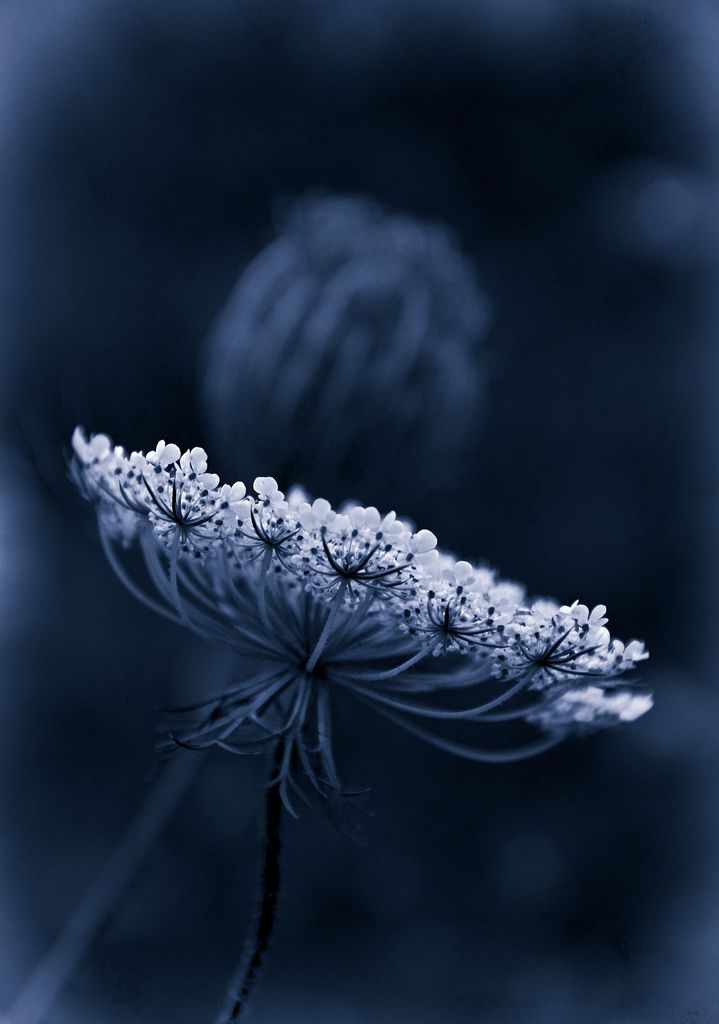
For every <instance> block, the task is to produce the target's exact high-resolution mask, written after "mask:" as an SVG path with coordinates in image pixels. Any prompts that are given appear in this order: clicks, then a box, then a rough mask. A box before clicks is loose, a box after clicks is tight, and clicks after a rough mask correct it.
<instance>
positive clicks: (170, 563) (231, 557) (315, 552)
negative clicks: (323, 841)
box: [71, 429, 651, 810]
mask: <svg viewBox="0 0 719 1024" xmlns="http://www.w3.org/2000/svg"><path fill="white" fill-rule="evenodd" d="M73 449H74V456H73V461H72V464H71V471H72V474H73V476H74V478H75V480H76V481H77V483H78V485H79V486H80V488H81V490H82V493H83V495H84V496H85V497H86V498H88V499H89V500H91V501H92V502H93V503H94V504H95V506H96V509H97V514H98V522H99V529H100V535H101V538H102V541H103V544H104V547H105V551H106V553H107V557H108V559H109V560H110V562H111V564H112V566H113V568H114V569H115V571H116V572H117V574H118V576H119V577H120V578H121V580H122V581H123V582H124V583H125V585H126V586H127V587H128V588H129V589H130V590H131V591H132V593H133V594H134V595H135V596H136V597H137V598H138V599H139V600H140V601H142V602H143V603H144V604H146V605H147V606H149V607H150V608H152V609H153V611H155V612H157V613H159V614H161V615H163V616H165V617H166V618H169V619H171V620H172V621H174V622H177V623H180V624H182V625H184V626H185V627H186V628H188V629H190V630H192V631H193V632H195V633H197V634H199V635H200V636H202V637H203V638H204V639H206V640H207V641H208V642H209V643H211V644H214V645H216V646H219V647H222V648H225V649H228V650H230V651H232V652H234V654H235V655H236V656H237V659H238V660H237V665H238V668H237V672H238V680H237V682H236V684H235V685H233V686H232V687H229V688H225V689H224V690H222V691H221V692H219V693H214V694H210V695H208V694H200V695H199V699H198V701H197V702H196V703H195V704H193V705H191V706H189V707H185V708H184V709H177V714H178V716H179V719H178V722H177V724H175V725H174V726H173V728H172V732H171V745H172V744H176V745H181V746H187V747H193V748H204V747H208V746H217V747H220V748H222V749H224V750H228V751H231V752H235V753H254V752H261V751H262V750H263V749H265V748H266V746H267V745H268V744H276V743H281V744H282V750H283V757H282V765H281V769H280V783H281V791H282V796H283V799H284V801H285V803H286V805H287V806H288V808H289V809H290V810H293V799H294V798H295V797H298V796H299V797H301V798H307V797H308V791H309V793H312V792H314V793H315V794H320V795H322V796H324V797H329V798H331V799H338V798H339V797H341V796H342V795H343V794H344V792H345V790H344V787H343V786H342V783H341V781H340V777H339V774H338V771H337V768H336V767H335V760H334V753H333V747H332V734H331V723H332V719H331V707H332V702H333V697H334V695H335V694H336V692H337V691H338V690H340V689H344V690H347V691H350V692H351V693H352V694H353V695H354V696H356V697H358V698H359V699H360V700H362V701H364V702H366V703H368V704H370V705H372V706H373V707H374V708H375V709H376V710H377V711H378V712H380V713H382V714H384V715H386V716H387V717H389V718H391V719H393V720H395V721H397V722H398V723H399V724H400V725H403V726H404V727H405V728H406V729H408V730H409V731H410V732H413V733H415V734H416V735H418V736H421V737H423V738H424V739H427V740H428V741H430V742H432V743H434V744H435V745H436V746H438V747H440V748H442V749H445V750H448V751H450V752H452V753H455V754H459V755H461V756H464V757H468V758H471V759H473V760H477V761H508V760H516V759H518V758H521V757H526V756H529V755H531V754H534V753H537V752H539V751H540V750H543V749H546V748H547V747H549V746H552V745H553V744H554V743H556V742H558V741H559V740H560V739H562V738H563V737H564V736H566V735H567V734H568V733H569V732H571V731H572V730H573V729H574V728H575V727H578V728H579V729H580V730H584V729H586V727H587V726H607V725H612V724H618V723H620V722H623V721H629V720H632V719H634V718H636V717H638V716H639V715H640V714H642V713H644V711H646V710H648V709H649V707H650V706H651V698H650V697H649V696H648V695H643V696H637V697H634V696H632V690H631V689H629V688H627V687H626V686H625V687H624V689H622V690H621V692H619V691H616V690H615V687H616V679H617V677H618V676H620V675H622V674H623V673H625V672H626V671H627V670H628V669H631V668H632V667H633V666H634V665H635V664H636V663H637V662H639V661H642V660H643V659H644V658H646V657H647V654H646V652H645V650H644V647H643V645H642V644H641V643H640V642H639V641H631V642H630V643H628V644H627V645H624V644H623V643H622V642H621V641H619V640H617V639H615V638H613V637H612V636H611V635H610V633H609V631H608V630H607V628H606V622H607V619H606V617H605V614H604V613H605V611H606V609H605V608H604V606H603V605H598V606H597V607H596V608H594V609H592V610H590V609H589V608H588V607H587V606H586V605H582V604H579V603H578V602H574V604H572V605H562V606H560V605H559V604H557V603H556V602H553V601H550V600H546V599H545V600H542V601H537V602H534V603H531V602H528V601H527V598H526V594H525V591H524V588H523V587H521V586H520V585H518V584H516V583H512V582H508V581H504V580H501V579H498V578H497V576H496V574H495V573H494V572H493V571H492V570H490V569H488V568H487V567H486V566H480V565H474V564H472V563H470V562H466V561H457V560H456V559H455V558H453V557H452V556H451V555H449V554H447V553H445V552H441V551H438V550H437V539H436V537H435V536H434V534H433V533H431V531H429V530H426V529H420V530H416V529H415V528H414V526H413V524H412V523H410V522H409V521H407V520H404V519H400V518H398V517H397V516H396V515H395V513H394V512H390V513H388V514H386V515H382V514H381V513H380V512H379V511H378V510H377V509H376V508H374V507H363V506H352V505H347V506H343V507H340V508H339V509H337V510H335V509H333V508H332V506H331V504H330V503H329V502H328V501H326V500H325V499H321V498H320V499H316V500H315V501H313V502H310V501H309V500H308V499H307V496H306V495H305V494H304V492H302V491H299V490H297V489H295V490H294V491H292V492H290V493H289V494H288V495H285V494H284V493H283V492H282V491H281V490H280V489H279V486H278V484H277V482H276V481H275V479H274V478H273V477H257V478H256V479H255V481H254V485H253V489H252V492H250V493H248V491H247V489H246V488H245V486H244V484H242V483H240V482H237V483H234V484H232V485H228V484H220V480H219V478H218V477H217V476H216V475H215V474H213V473H209V472H208V471H207V456H206V454H205V452H204V450H203V449H201V448H193V449H191V450H190V451H186V452H184V453H182V452H181V451H180V449H179V447H178V446H177V445H175V444H166V443H165V442H164V441H160V442H159V443H158V444H157V445H156V447H155V449H154V450H153V451H151V452H149V453H148V454H146V455H145V454H143V453H142V452H132V453H130V454H127V453H126V452H125V450H124V449H123V448H120V447H113V446H112V444H111V442H110V440H109V438H107V437H105V436H104V435H96V436H94V437H92V438H90V439H89V440H88V439H87V438H86V437H85V435H84V433H83V432H82V431H81V430H79V429H78V430H76V432H75V435H74V438H73ZM136 548H139V551H140V554H141V561H140V562H139V566H138V564H137V562H136V563H135V565H134V566H133V565H131V562H132V553H133V551H134V549H136ZM138 568H139V569H140V571H141V575H139V576H138ZM148 584H149V586H148ZM475 690H477V694H476V695H475V693H474V691H475ZM422 719H424V720H426V721H428V722H430V723H432V727H425V726H423V725H420V724H418V720H420V721H421V720H422ZM497 722H501V723H516V724H519V725H520V726H521V727H522V729H523V730H524V735H523V736H521V739H520V741H518V742H517V743H515V742H514V739H513V737H512V739H511V742H510V746H509V747H507V746H506V743H505V747H504V748H501V749H498V748H496V747H492V746H490V747H486V746H485V741H484V734H485V732H486V729H487V727H488V726H492V725H496V723H497ZM458 724H459V725H462V724H464V726H465V727H471V730H472V731H471V735H470V738H469V741H468V742H459V741H458V740H456V739H454V738H452V737H451V736H447V735H445V734H444V733H443V732H442V731H439V732H438V731H437V727H439V729H440V730H441V729H442V728H443V726H444V728H445V729H446V727H447V725H458ZM505 728H506V725H505ZM527 732H529V737H528V738H527V736H526V733H527Z"/></svg>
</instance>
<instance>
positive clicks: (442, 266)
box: [204, 195, 489, 502]
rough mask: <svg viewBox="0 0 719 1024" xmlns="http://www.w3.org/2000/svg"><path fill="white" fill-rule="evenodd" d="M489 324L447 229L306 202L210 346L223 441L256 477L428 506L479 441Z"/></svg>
mask: <svg viewBox="0 0 719 1024" xmlns="http://www.w3.org/2000/svg"><path fill="white" fill-rule="evenodd" d="M488 321H489V306H488V302H487V300H486V298H485V296H484V294H483V293H482V291H481V290H480V288H479V286H478V284H477V280H476V277H475V274H474V270H473V267H472V265H471V263H470V262H469V260H468V259H467V258H466V257H464V256H463V255H462V254H461V252H460V251H459V249H458V247H457V245H456V243H455V241H454V239H453V237H452V236H451V234H450V233H449V231H448V230H447V229H446V228H444V227H442V226H439V225H430V224H424V223H422V222H420V221H418V220H416V219H414V218H413V217H410V216H407V215H400V214H386V213H384V212H383V211H382V209H381V208H380V207H379V206H378V205H377V204H376V203H374V202H372V201H370V200H369V199H366V198H362V197H357V196H323V195H310V196H307V197H305V198H302V199H300V200H298V201H297V202H296V203H295V204H294V205H293V206H292V207H291V208H290V210H289V213H288V215H287V217H286V219H285V221H284V223H283V225H282V228H281V231H280V233H279V234H278V236H277V237H276V239H275V240H274V241H273V242H271V243H270V244H269V245H268V246H267V247H266V248H265V249H264V250H263V251H262V252H260V253H259V255H258V256H257V257H256V258H255V259H254V260H253V261H252V262H251V263H250V264H249V265H248V266H247V267H246V268H245V270H244V272H243V273H242V275H241V276H240V279H239V281H238V283H237V286H236V288H235V290H234V292H233V294H232V296H231V298H230V300H229V302H228V304H227V306H226V308H225V310H224V312H223V313H222V315H221V317H220V319H219V321H218V323H217V326H216V328H215V330H214V332H213V334H212V337H211V339H210V342H209V348H208V353H207V354H208V360H207V371H206V375H205V384H204V396H205V404H206V414H207V417H208V420H209V423H210V426H211V428H212V429H213V433H214V436H215V439H216V443H217V444H218V446H219V447H220V450H221V451H222V454H223V455H224V456H225V457H226V458H227V461H228V462H230V460H232V461H231V462H230V464H232V465H234V466H236V467H237V468H238V470H239V471H240V472H243V473H244V472H245V471H247V470H249V472H250V473H251V474H254V472H255V471H256V470H257V468H258V467H260V466H264V465H272V466H274V467H276V469H275V472H276V473H278V474H279V475H280V476H281V478H283V479H289V480H303V481H304V482H305V484H306V485H307V486H308V487H310V488H311V489H313V490H315V491H320V492H324V493H328V492H330V491H332V490H335V491H336V493H337V495H341V496H344V495H346V494H349V493H352V494H357V495H363V494H365V493H367V494H370V493H371V494H373V495H376V496H379V497H381V498H386V499H387V500H388V501H390V502H392V501H394V499H395V497H396V496H397V497H401V498H402V499H403V500H405V501H407V500H408V496H412V497H414V495H415V494H417V495H418V497H421V496H422V494H424V493H426V492H427V490H429V489H430V488H432V487H433V486H438V485H441V483H442V481H443V479H448V478H449V476H450V475H451V474H452V473H453V472H456V471H457V469H458V466H459V465H460V461H461V457H462V454H463V453H465V452H466V451H467V447H468V445H469V443H470V442H471V440H472V433H473V432H475V431H476V426H477V423H478V417H479V411H480V403H481V398H482V387H483V379H484V369H483V364H484V359H483V351H482V339H483V335H484V334H485V332H486V329H487V326H488ZM428 459H431V460H432V465H433V466H434V467H435V469H434V471H433V474H432V478H431V479H428V477H427V475H426V473H424V472H422V471H421V470H422V467H423V466H424V465H426V460H428ZM250 460H252V462H250ZM252 463H256V465H255V464H252Z"/></svg>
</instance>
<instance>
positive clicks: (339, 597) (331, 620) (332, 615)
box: [305, 580, 347, 673]
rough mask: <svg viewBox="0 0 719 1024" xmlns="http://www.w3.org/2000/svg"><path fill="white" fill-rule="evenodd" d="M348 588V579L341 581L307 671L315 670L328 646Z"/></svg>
mask: <svg viewBox="0 0 719 1024" xmlns="http://www.w3.org/2000/svg"><path fill="white" fill-rule="evenodd" d="M346 589H347V581H346V580H342V582H341V583H340V585H339V587H338V589H337V593H336V594H335V596H334V598H333V599H332V607H331V608H330V611H329V614H328V616H327V620H326V621H325V624H324V627H323V629H322V632H321V633H320V637H319V640H318V641H317V643H316V644H315V649H314V651H313V652H312V654H311V656H310V659H309V661H308V662H307V668H306V670H305V671H306V672H308V673H310V672H311V671H312V670H313V668H314V667H315V665H316V664H317V662H318V661H319V659H320V655H321V654H322V652H323V651H324V649H325V647H326V646H327V641H328V640H329V638H330V634H331V633H332V627H333V626H334V624H335V619H336V618H337V613H338V612H339V610H340V608H341V607H342V602H343V601H344V596H345V590H346Z"/></svg>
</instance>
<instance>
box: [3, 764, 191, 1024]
mask: <svg viewBox="0 0 719 1024" xmlns="http://www.w3.org/2000/svg"><path fill="white" fill-rule="evenodd" d="M202 760H203V758H202V757H201V756H199V755H197V754H195V756H190V755H184V754H182V755H179V756H177V757H175V758H173V759H172V760H171V761H170V762H168V763H167V764H166V765H165V766H164V767H163V768H162V771H161V774H160V775H159V777H158V778H157V780H156V782H155V783H154V785H153V786H152V787H151V788H150V790H149V791H148V793H147V796H146V797H145V800H144V801H143V803H142V804H141V805H140V808H139V810H138V812H137V814H136V816H135V818H134V819H133V820H132V822H131V823H130V826H129V828H128V830H127V832H126V833H125V835H124V836H123V837H122V839H121V840H120V842H119V843H118V844H117V846H116V847H115V849H114V851H113V853H112V855H111V857H110V859H109V860H108V861H107V863H106V864H105V867H104V868H103V869H102V871H101V872H100V874H99V875H98V877H97V878H96V880H95V882H94V883H93V884H92V885H91V886H90V888H89V889H88V890H87V891H86V892H85V894H84V896H83V897H82V898H81V900H80V903H79V904H78V906H77V908H76V909H75V911H74V913H73V914H72V915H71V917H70V918H69V919H68V920H67V922H66V924H65V926H64V927H63V929H62V931H61V932H60V934H59V935H58V937H57V939H56V940H55V942H54V943H53V944H52V945H51V946H50V949H49V950H48V951H47V953H46V954H45V956H44V957H43V958H42V960H41V961H40V963H39V964H38V965H37V967H36V968H35V970H34V971H33V973H32V974H31V975H30V977H29V978H28V980H27V982H26V983H25V985H24V986H23V988H22V989H21V991H20V992H19V993H18V995H17V997H16V998H15V1001H14V1002H13V1004H12V1006H11V1007H10V1009H9V1010H8V1011H7V1013H6V1014H4V1015H3V1016H1V1017H0V1021H1V1022H2V1024H41V1021H43V1020H45V1017H46V1015H47V1013H48V1011H49V1010H50V1009H51V1007H52V1005H53V1004H54V1002H55V1000H56V999H57V997H58V996H59V995H60V993H61V991H62V990H63V988H64V987H65V985H66V984H67V981H68V979H69V978H70V976H71V975H72V974H73V972H74V971H75V970H76V968H77V966H78V965H79V963H80V962H81V960H82V959H83V958H84V956H85V955H86V954H87V952H88V950H89V948H90V946H91V945H92V943H93V941H94V939H95V937H96V936H97V933H98V932H99V930H100V928H101V927H102V925H103V923H104V922H105V920H106V919H107V917H108V915H109V914H110V913H111V911H112V909H113V908H114V907H115V906H116V905H117V902H118V900H119V899H120V897H121V896H122V894H123V892H124V891H125V889H126V887H127V885H128V883H129V882H130V881H131V879H132V877H133V875H134V874H135V872H136V871H137V870H138V868H139V867H140V865H141V864H142V862H143V861H144V859H145V858H146V857H147V855H148V853H149V852H150V850H151V849H152V847H153V846H154V844H155V842H156V840H157V839H158V837H159V835H160V833H161V832H162V830H163V829H164V827H165V825H166V824H167V822H168V821H169V819H170V817H171V816H172V814H173V813H174V811H175V809H176V808H177V806H178V804H179V803H180V801H181V800H182V798H183V797H184V795H185V793H186V792H187V790H188V789H189V787H190V785H191V783H192V781H193V779H194V778H195V776H196V774H197V771H198V769H199V767H200V764H201V763H202Z"/></svg>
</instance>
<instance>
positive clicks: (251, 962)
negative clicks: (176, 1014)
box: [215, 741, 285, 1024]
mask: <svg viewBox="0 0 719 1024" xmlns="http://www.w3.org/2000/svg"><path fill="white" fill-rule="evenodd" d="M284 747H285V744H284V743H283V742H282V741H280V742H279V743H277V744H276V746H275V749H274V754H273V757H272V767H271V769H270V779H272V780H273V781H272V784H271V785H270V786H268V788H267V796H266V803H265V827H264V847H263V858H262V869H261V875H260V894H259V903H258V906H257V911H256V915H255V920H254V922H253V925H252V929H251V931H250V933H249V935H248V936H247V939H246V941H245V947H244V950H243V953H242V958H241V960H240V965H239V967H238V969H237V971H236V973H235V975H234V977H233V978H232V981H231V983H230V988H229V991H228V994H227V999H226V1000H225V1005H224V1007H223V1009H222V1011H221V1013H220V1014H219V1016H218V1017H217V1018H216V1020H215V1024H235V1021H237V1020H239V1019H240V1015H241V1014H242V1011H243V1010H244V1008H245V1006H246V1004H247V1000H248V998H249V996H250V994H251V993H252V990H253V989H254V987H255V984H256V982H257V977H258V975H259V972H260V968H261V967H262V962H263V960H264V956H265V953H266V952H267V947H268V946H269V942H270V937H271V935H272V930H273V927H274V924H275V914H276V910H277V897H278V895H279V889H280V849H281V838H280V829H281V825H282V795H281V782H282V780H281V777H280V776H281V772H282V764H283V760H284V752H285V751H284Z"/></svg>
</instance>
